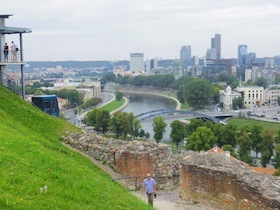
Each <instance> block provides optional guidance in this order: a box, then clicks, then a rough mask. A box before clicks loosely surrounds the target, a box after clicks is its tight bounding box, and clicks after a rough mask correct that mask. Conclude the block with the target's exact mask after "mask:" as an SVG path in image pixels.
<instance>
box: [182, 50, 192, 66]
mask: <svg viewBox="0 0 280 210" xmlns="http://www.w3.org/2000/svg"><path fill="white" fill-rule="evenodd" d="M191 56H192V48H191V46H190V45H187V46H182V47H181V50H180V60H181V61H182V63H183V65H184V67H185V68H187V67H188V66H190V65H191Z"/></svg>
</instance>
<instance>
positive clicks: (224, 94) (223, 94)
mask: <svg viewBox="0 0 280 210" xmlns="http://www.w3.org/2000/svg"><path fill="white" fill-rule="evenodd" d="M219 94H220V103H222V104H223V109H225V110H231V109H233V100H234V99H237V98H239V97H241V93H238V92H233V91H232V90H231V87H230V86H227V88H226V90H220V91H219Z"/></svg>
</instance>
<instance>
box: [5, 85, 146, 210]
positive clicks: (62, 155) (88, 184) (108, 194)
mask: <svg viewBox="0 0 280 210" xmlns="http://www.w3.org/2000/svg"><path fill="white" fill-rule="evenodd" d="M65 131H78V128H77V127H75V126H73V125H71V124H69V123H68V122H66V121H65V120H63V119H60V118H57V117H51V116H49V115H47V114H45V113H43V112H41V111H40V110H38V109H36V108H34V107H33V106H32V105H30V104H29V103H27V102H24V101H23V100H22V99H20V98H19V97H18V96H16V95H14V94H13V93H11V92H10V91H8V90H6V89H5V88H3V87H2V86H1V85H0V209H1V210H2V209H5V210H6V209H13V210H17V209H67V210H68V209H83V210H85V209H113V210H114V209H147V205H146V204H144V203H143V202H141V201H140V200H139V199H137V198H136V197H134V196H132V195H131V194H130V193H129V192H128V190H126V189H125V188H123V187H122V186H120V185H119V184H117V183H116V182H113V181H111V178H110V177H109V176H108V175H107V174H105V173H104V172H103V171H101V170H100V169H99V168H97V167H96V166H95V165H94V164H92V162H91V161H90V160H88V159H87V158H85V157H83V156H82V155H80V154H78V153H75V152H73V151H71V150H69V149H68V148H66V147H64V146H63V145H62V144H61V142H60V137H61V135H64V134H65ZM44 186H47V187H48V191H47V192H46V193H42V194H41V193H40V188H41V187H44Z"/></svg>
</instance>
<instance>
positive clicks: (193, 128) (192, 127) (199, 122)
mask: <svg viewBox="0 0 280 210" xmlns="http://www.w3.org/2000/svg"><path fill="white" fill-rule="evenodd" d="M203 125H204V122H203V120H202V119H192V120H191V123H190V124H189V125H188V126H187V129H186V132H187V135H188V136H189V135H191V134H192V133H193V132H195V131H196V129H197V128H198V127H200V126H203Z"/></svg>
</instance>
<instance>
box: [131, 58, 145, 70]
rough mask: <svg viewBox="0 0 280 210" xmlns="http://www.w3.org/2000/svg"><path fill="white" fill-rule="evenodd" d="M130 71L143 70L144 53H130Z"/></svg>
mask: <svg viewBox="0 0 280 210" xmlns="http://www.w3.org/2000/svg"><path fill="white" fill-rule="evenodd" d="M130 71H131V72H135V73H137V72H139V71H141V72H143V71H144V53H130Z"/></svg>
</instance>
